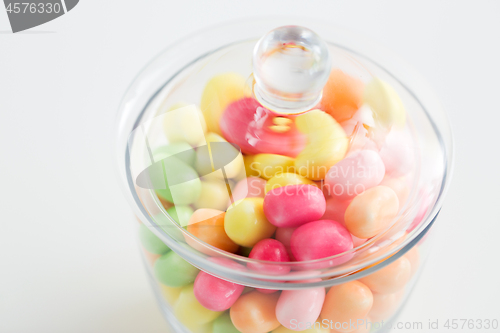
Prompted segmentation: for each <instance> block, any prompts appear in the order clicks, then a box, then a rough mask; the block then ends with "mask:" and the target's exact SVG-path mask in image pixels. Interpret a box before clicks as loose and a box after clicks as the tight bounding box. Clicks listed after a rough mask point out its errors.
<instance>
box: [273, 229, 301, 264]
mask: <svg viewBox="0 0 500 333" xmlns="http://www.w3.org/2000/svg"><path fill="white" fill-rule="evenodd" d="M295 229H297V228H278V229H276V234H275V236H274V237H275V238H276V240H277V241H280V242H281V243H282V244H283V245H285V248H286V252H287V253H288V256H289V257H290V260H292V261H295V257H294V256H293V253H292V250H291V249H290V240H291V239H292V234H293V232H294V231H295Z"/></svg>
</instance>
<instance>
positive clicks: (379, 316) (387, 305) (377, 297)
mask: <svg viewBox="0 0 500 333" xmlns="http://www.w3.org/2000/svg"><path fill="white" fill-rule="evenodd" d="M403 295H404V292H403V291H398V292H396V293H393V294H376V293H375V294H373V306H372V308H371V310H370V313H369V314H368V315H369V316H370V319H372V320H373V321H376V322H380V321H382V320H384V319H389V317H390V316H391V315H392V314H393V313H394V312H395V311H396V309H397V307H398V305H399V303H400V302H401V299H402V298H403Z"/></svg>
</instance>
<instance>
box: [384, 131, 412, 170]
mask: <svg viewBox="0 0 500 333" xmlns="http://www.w3.org/2000/svg"><path fill="white" fill-rule="evenodd" d="M415 149H416V147H414V146H413V142H412V139H411V137H410V135H409V133H407V132H403V131H398V130H392V131H390V132H389V134H387V137H386V138H385V144H384V145H383V146H382V148H381V149H380V157H381V158H382V161H384V165H385V170H386V173H387V175H389V176H392V177H400V176H403V175H406V174H408V173H410V172H411V171H412V169H413V165H414V164H415V163H414V160H415V158H414V153H415Z"/></svg>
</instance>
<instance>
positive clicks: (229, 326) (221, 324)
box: [212, 312, 240, 333]
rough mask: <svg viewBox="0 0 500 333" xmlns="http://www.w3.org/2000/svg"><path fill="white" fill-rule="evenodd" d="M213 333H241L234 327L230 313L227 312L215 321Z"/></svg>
mask: <svg viewBox="0 0 500 333" xmlns="http://www.w3.org/2000/svg"><path fill="white" fill-rule="evenodd" d="M212 333H240V331H238V329H237V328H236V327H234V325H233V322H232V321H231V317H229V313H227V312H226V313H224V314H222V315H220V316H219V317H218V318H217V319H215V320H214V323H213V326H212Z"/></svg>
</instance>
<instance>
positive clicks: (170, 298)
mask: <svg viewBox="0 0 500 333" xmlns="http://www.w3.org/2000/svg"><path fill="white" fill-rule="evenodd" d="M181 290H182V287H177V288H173V287H168V286H165V285H163V284H160V292H161V295H162V296H163V298H164V299H165V301H167V303H168V304H170V305H174V304H175V302H176V301H177V299H178V298H179V296H180V294H181Z"/></svg>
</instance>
